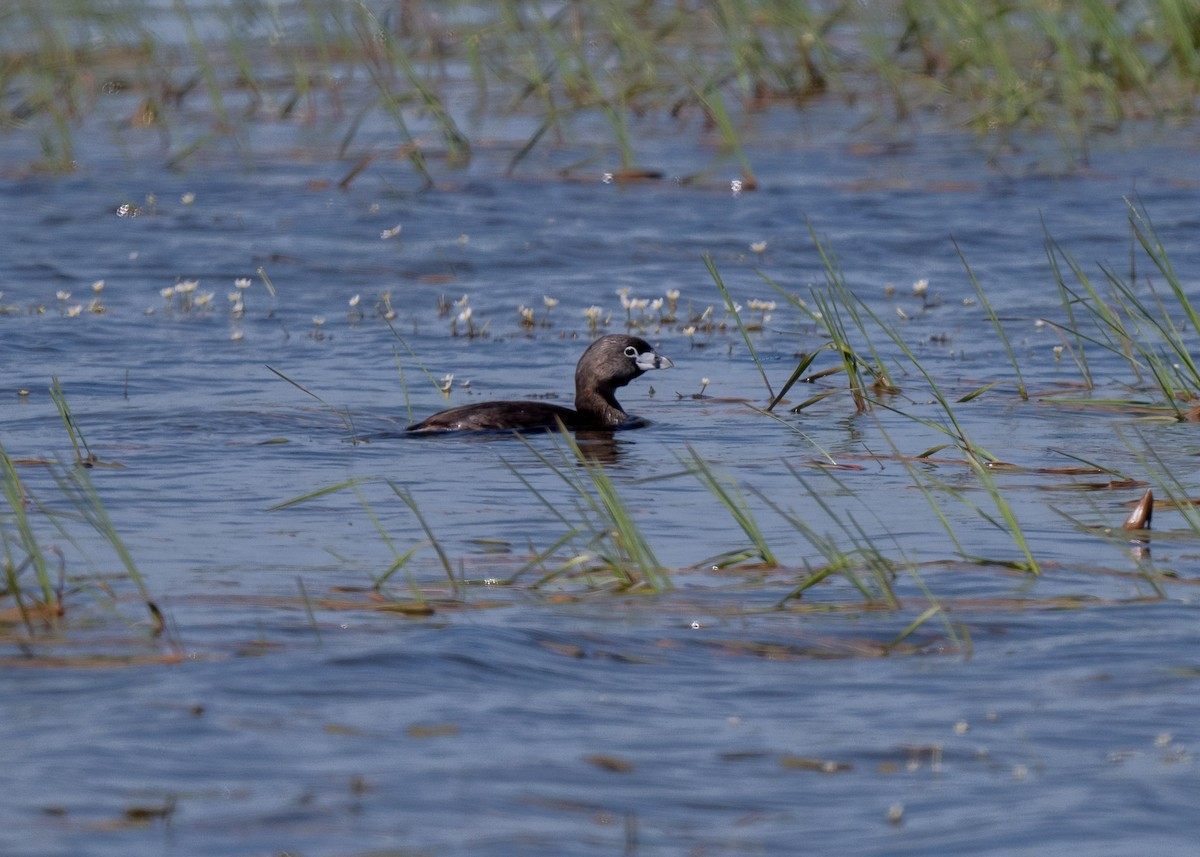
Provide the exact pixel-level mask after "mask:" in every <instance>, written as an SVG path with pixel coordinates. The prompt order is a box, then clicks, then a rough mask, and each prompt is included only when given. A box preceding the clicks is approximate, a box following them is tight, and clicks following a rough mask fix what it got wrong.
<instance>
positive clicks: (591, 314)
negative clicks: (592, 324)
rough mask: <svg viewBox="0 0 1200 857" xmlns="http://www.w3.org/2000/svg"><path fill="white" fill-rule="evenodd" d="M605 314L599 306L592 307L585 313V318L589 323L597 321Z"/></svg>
mask: <svg viewBox="0 0 1200 857" xmlns="http://www.w3.org/2000/svg"><path fill="white" fill-rule="evenodd" d="M603 314H604V310H602V309H600V307H598V306H590V307H588V308H587V309H585V310H584V311H583V317H584V318H586V319H587V320H588V321H597V320H599V318H600V316H601V315H603Z"/></svg>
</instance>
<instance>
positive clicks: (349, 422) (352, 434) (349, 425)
mask: <svg viewBox="0 0 1200 857" xmlns="http://www.w3.org/2000/svg"><path fill="white" fill-rule="evenodd" d="M266 368H267V370H268V371H269V372H271V374H273V375H275V376H276V377H277V378H280V379H282V380H284V381H287V382H288V383H289V384H291V385H292V386H293V387H295V388H296V389H297V390H299V391H300V392H301V393H304V394H305V395H306V396H310V397H311V398H313V399H315V400H316V401H318V402H320V403H321V404H322V405H324V406H325V407H326V408H328V409H329V410H330V411H331V412H332V413H333V414H335V415H336V416H337V418H338V419H339V420H341V422H342V425H343V426H344V427H345V429H346V434H347V435H348V436H349V438H350V442H351V443H352V444H358V443H361V442H362V441H361V439H360V438H359V436H358V432H357V431H356V430H355V428H354V415H353V414H352V413H351V412H350V408H349V407H346V408H335V407H334V406H333V405H331V404H329V403H328V402H326V401H325V400H324V399H322V398H321V397H320V396H318V395H317V394H316V393H314V392H313V391H312V390H310V389H308V388H307V387H305V386H304V385H303V384H300V383H299V382H297V381H293V380H292V379H291V378H289V377H288V376H287V375H284V374H283V373H282V372H280V371H279V370H278V369H276V368H275V367H273V366H267V367H266Z"/></svg>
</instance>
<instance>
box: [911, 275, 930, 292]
mask: <svg viewBox="0 0 1200 857" xmlns="http://www.w3.org/2000/svg"><path fill="white" fill-rule="evenodd" d="M928 288H929V280H927V279H925V278H924V277H922V278H921V279H919V280H917V281H916V282H915V283H913V294H914V295H923V294H925V291H926V290H927V289H928Z"/></svg>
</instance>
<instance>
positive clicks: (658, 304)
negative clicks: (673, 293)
mask: <svg viewBox="0 0 1200 857" xmlns="http://www.w3.org/2000/svg"><path fill="white" fill-rule="evenodd" d="M662 305H663V299H662V298H655V299H654V300H652V301H650V309H652V310H654V311H655V312H658V311H659V310H660V309H662Z"/></svg>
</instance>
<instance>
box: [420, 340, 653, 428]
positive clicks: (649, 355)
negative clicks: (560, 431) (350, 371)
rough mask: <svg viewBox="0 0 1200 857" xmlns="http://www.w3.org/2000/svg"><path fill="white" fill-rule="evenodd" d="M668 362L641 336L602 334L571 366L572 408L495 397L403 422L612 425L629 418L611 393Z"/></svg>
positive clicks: (471, 425)
mask: <svg viewBox="0 0 1200 857" xmlns="http://www.w3.org/2000/svg"><path fill="white" fill-rule="evenodd" d="M671 365H672V364H671V361H670V360H668V359H667V358H666V357H663V356H662V355H660V354H655V353H654V349H653V348H651V347H650V344H649V343H648V342H646V341H645V340H644V339H638V338H637V337H636V336H625V335H623V334H616V333H614V334H609V335H608V336H602V337H600V338H599V339H597V340H596V341H595V342H593V343H592V344H591V345H590V346H588V349H587V351H585V352H583V356H582V357H580V358H579V364H578V365H577V366H576V367H575V410H571V409H570V408H564V407H562V406H561V405H551V404H549V403H547V402H522V401H498V402H480V403H479V404H475V405H462V406H460V407H457V408H450V409H449V410H446V411H441V412H440V413H436V414H434V415H433V416H431V417H429V418H428V419H426V420H424V421H423V422H419V423H416V424H415V425H411V426H409V427H408V431H410V432H422V433H425V432H443V431H534V430H546V429H555V428H557V427H558V423H559V421H561V422H562V424H563V425H564V426H566V427H567V428H569V429H614V428H618V427H619V426H621V425H622V424H623V423H625V422H627V421H629V419H630V418H629V415H628V414H627V413H625V411H624V410H623V409H622V408H621V405H620V404H619V403H618V402H617V398H616V396H615V395H614V394H615V392H616V390H617V389H618V388H619V387H624V386H625V385H626V384H628V383H629V382H630V381H632V380H633V379H634V378H636V377H638V376H639V375H641V374H642V373H643V372H647V371H649V370H651V369H669V368H671Z"/></svg>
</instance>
